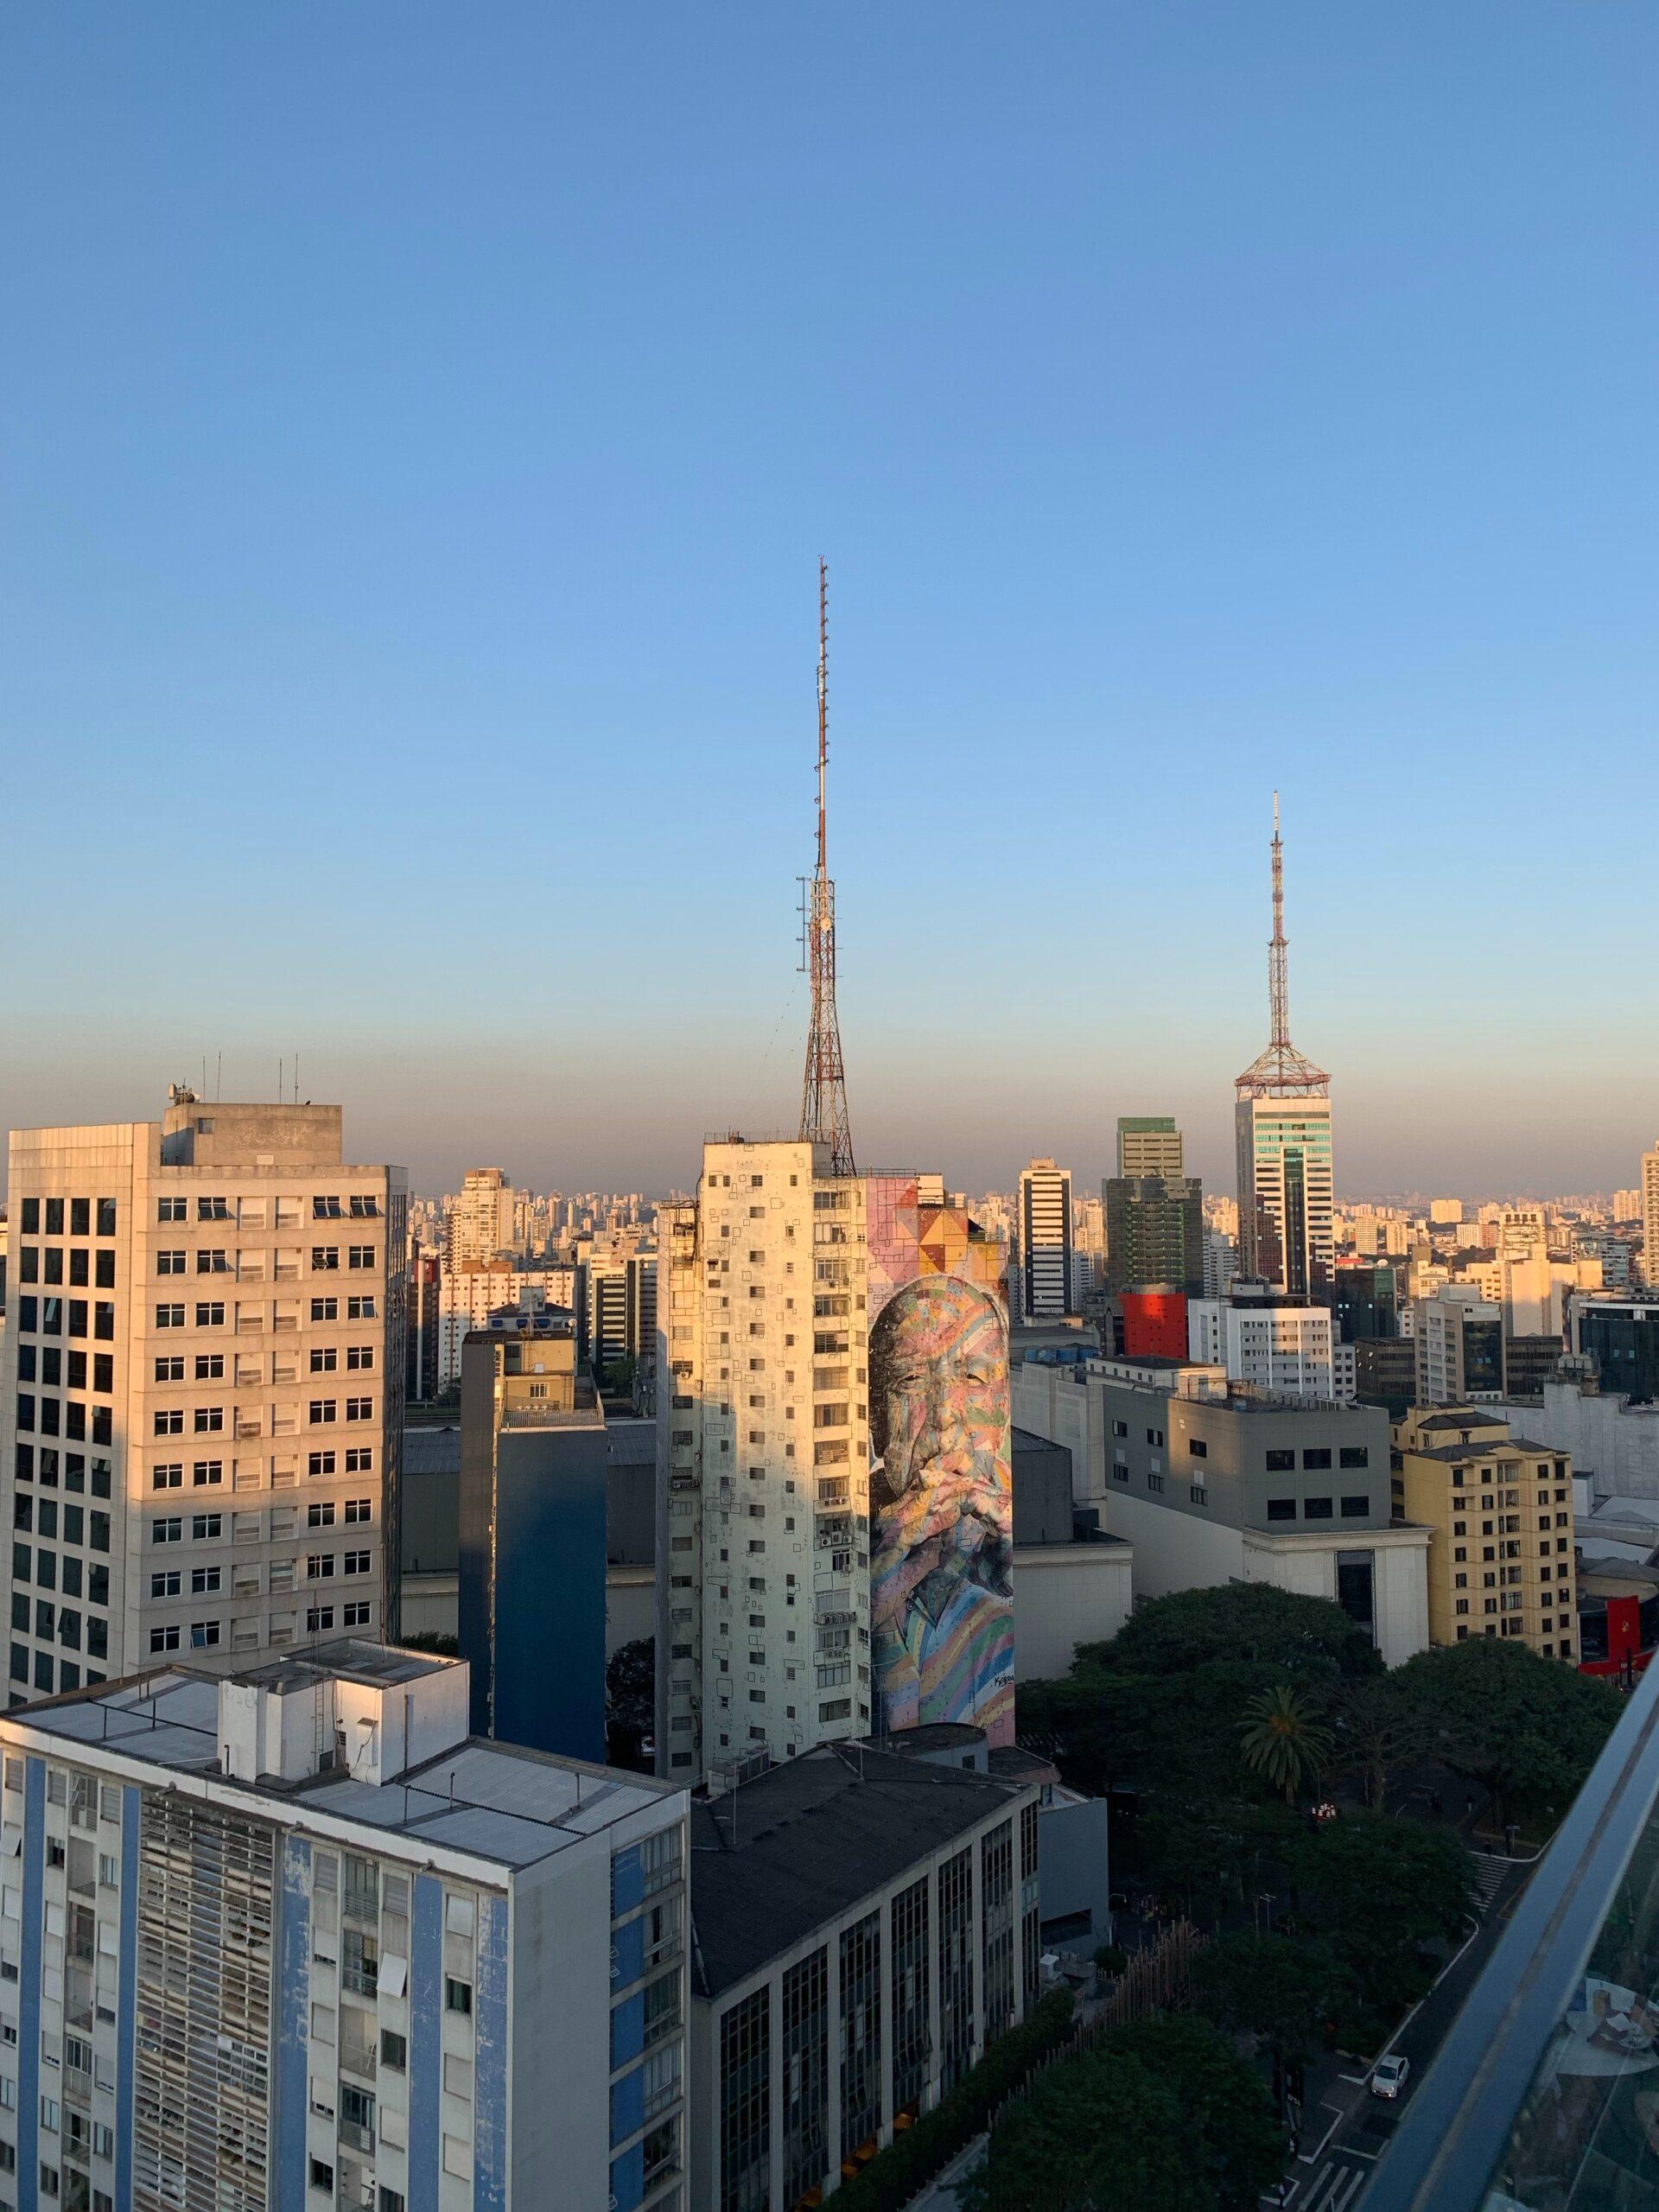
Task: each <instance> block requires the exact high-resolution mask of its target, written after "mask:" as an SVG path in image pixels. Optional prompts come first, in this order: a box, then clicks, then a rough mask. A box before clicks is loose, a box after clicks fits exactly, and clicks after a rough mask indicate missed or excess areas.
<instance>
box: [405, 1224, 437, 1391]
mask: <svg viewBox="0 0 1659 2212" xmlns="http://www.w3.org/2000/svg"><path fill="white" fill-rule="evenodd" d="M441 1279H442V1263H441V1262H440V1260H439V1257H438V1255H437V1254H436V1253H435V1252H431V1251H428V1250H427V1249H426V1248H425V1247H424V1246H423V1245H415V1244H411V1245H410V1255H409V1275H408V1281H409V1313H408V1317H407V1323H406V1325H405V1329H404V1398H405V1399H406V1400H407V1401H408V1402H409V1403H410V1405H421V1404H423V1403H424V1402H426V1401H427V1400H428V1399H429V1398H435V1397H436V1396H437V1395H438V1391H439V1389H441V1388H442V1385H441V1384H440V1383H439V1381H438V1309H439V1301H440V1289H441Z"/></svg>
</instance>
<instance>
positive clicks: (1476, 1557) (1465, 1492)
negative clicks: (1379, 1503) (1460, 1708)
mask: <svg viewBox="0 0 1659 2212" xmlns="http://www.w3.org/2000/svg"><path fill="white" fill-rule="evenodd" d="M1393 1491H1394V1503H1395V1511H1396V1512H1397V1513H1398V1514H1399V1515H1400V1516H1402V1518H1403V1519H1404V1520H1407V1521H1408V1522H1413V1523H1414V1524H1415V1525H1416V1526H1419V1527H1421V1528H1427V1529H1429V1530H1430V1531H1431V1541H1430V1545H1429V1556H1428V1632H1429V1637H1430V1639H1431V1640H1432V1641H1433V1643H1462V1642H1463V1641H1464V1639H1465V1637H1471V1636H1493V1637H1497V1636H1503V1637H1516V1638H1518V1639H1520V1640H1521V1641H1522V1642H1523V1643H1526V1644H1528V1645H1529V1647H1530V1649H1533V1650H1534V1651H1536V1652H1538V1653H1539V1654H1540V1655H1541V1656H1542V1657H1544V1658H1546V1659H1573V1658H1575V1657H1576V1656H1577V1648H1578V1647H1577V1612H1578V1592H1577V1589H1576V1586H1575V1582H1576V1578H1575V1569H1574V1564H1573V1468H1572V1463H1571V1461H1570V1460H1568V1459H1565V1458H1564V1457H1562V1456H1560V1454H1557V1453H1553V1452H1550V1450H1549V1449H1548V1446H1546V1445H1542V1444H1535V1443H1534V1442H1533V1441H1532V1440H1530V1439H1529V1438H1527V1437H1524V1436H1516V1435H1514V1434H1512V1433H1511V1432H1510V1424H1509V1422H1508V1421H1505V1420H1504V1419H1503V1417H1502V1416H1501V1415H1500V1414H1495V1413H1494V1411H1493V1410H1491V1409H1490V1408H1486V1407H1479V1406H1459V1407H1456V1408H1450V1407H1448V1408H1445V1409H1443V1410H1436V1411H1433V1412H1428V1411H1426V1410H1421V1409H1420V1410H1417V1411H1414V1412H1412V1413H1410V1414H1408V1415H1407V1416H1406V1418H1405V1420H1404V1421H1399V1422H1397V1423H1396V1424H1395V1429H1394V1475H1393Z"/></svg>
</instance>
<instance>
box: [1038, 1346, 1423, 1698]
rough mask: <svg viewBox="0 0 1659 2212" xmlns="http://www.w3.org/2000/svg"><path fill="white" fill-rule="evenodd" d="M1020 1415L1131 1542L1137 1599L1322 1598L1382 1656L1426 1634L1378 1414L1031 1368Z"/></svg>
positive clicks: (1128, 1369) (1209, 1382) (1213, 1373)
mask: <svg viewBox="0 0 1659 2212" xmlns="http://www.w3.org/2000/svg"><path fill="white" fill-rule="evenodd" d="M1014 1419H1015V1421H1017V1422H1018V1424H1019V1425H1020V1427H1022V1428H1026V1429H1029V1430H1031V1431H1032V1432H1033V1433H1034V1434H1036V1435H1039V1436H1045V1437H1048V1438H1050V1439H1052V1440H1053V1441H1055V1442H1057V1443H1065V1444H1066V1445H1067V1446H1069V1447H1070V1449H1071V1458H1072V1466H1073V1471H1074V1494H1075V1491H1076V1489H1077V1487H1079V1486H1080V1487H1081V1490H1082V1493H1083V1494H1082V1496H1081V1497H1077V1503H1079V1504H1082V1503H1089V1504H1092V1505H1096V1506H1097V1507H1098V1510H1099V1512H1100V1516H1101V1522H1102V1525H1103V1527H1104V1528H1105V1529H1107V1530H1108V1531H1109V1533H1110V1534H1112V1535H1121V1536H1124V1537H1126V1538H1127V1539H1128V1541H1129V1543H1130V1544H1131V1545H1132V1546H1133V1547H1134V1555H1135V1557H1134V1574H1135V1593H1136V1595H1137V1597H1161V1596H1162V1595H1164V1594H1165V1593H1166V1592H1168V1591H1171V1590H1192V1589H1203V1588H1205V1587H1208V1586H1212V1585H1215V1584H1218V1583H1223V1582H1268V1583H1271V1584H1273V1585H1274V1586H1275V1587H1277V1588H1279V1589H1283V1590H1296V1591H1300V1592H1304V1593H1305V1594H1306V1595H1307V1596H1309V1597H1315V1598H1329V1599H1334V1600H1335V1601H1336V1603H1337V1604H1338V1605H1341V1606H1342V1607H1343V1608H1344V1611H1346V1612H1348V1613H1349V1614H1350V1616H1351V1618H1353V1619H1354V1620H1356V1621H1357V1622H1358V1623H1360V1624H1362V1625H1363V1626H1364V1627H1365V1628H1367V1629H1368V1630H1369V1631H1370V1634H1371V1635H1372V1637H1374V1638H1375V1639H1376V1646H1377V1649H1378V1650H1379V1651H1380V1652H1381V1654H1382V1656H1383V1659H1384V1660H1385V1661H1386V1662H1388V1664H1389V1665H1390V1666H1394V1665H1397V1664H1398V1663H1399V1662H1400V1661H1401V1660H1402V1659H1408V1658H1409V1657H1410V1656H1411V1655H1412V1654H1413V1652H1414V1651H1421V1649H1423V1648H1424V1646H1425V1644H1426V1643H1427V1640H1428V1610H1427V1583H1426V1580H1425V1567H1426V1562H1427V1548H1428V1541H1429V1536H1428V1531H1427V1529H1421V1528H1414V1527H1408V1526H1395V1525H1394V1524H1393V1520H1392V1513H1391V1502H1390V1498H1389V1488H1388V1481H1387V1477H1388V1471H1389V1431H1388V1421H1387V1418H1386V1416H1385V1415H1384V1414H1383V1412H1382V1411H1381V1409H1380V1408H1375V1407H1366V1406H1351V1407H1350V1406H1336V1405H1327V1406H1313V1405H1304V1406H1297V1405H1265V1404H1263V1403H1262V1402H1260V1401H1259V1400H1255V1399H1251V1398H1248V1397H1243V1396H1240V1395H1233V1394H1230V1393H1229V1390H1228V1385H1227V1382H1226V1378H1225V1376H1224V1375H1223V1374H1222V1373H1221V1371H1220V1370H1218V1369H1217V1368H1214V1367H1192V1366H1188V1367H1186V1368H1180V1367H1177V1366H1175V1365H1174V1364H1173V1363H1156V1362H1152V1361H1147V1362H1144V1363H1130V1362H1128V1361H1116V1362H1113V1361H1107V1360H1097V1361H1092V1362H1090V1363H1089V1364H1088V1365H1087V1366H1086V1367H1082V1368H1046V1367H1039V1366H1037V1365H1034V1364H1032V1363H1027V1365H1025V1366H1024V1367H1021V1368H1020V1369H1019V1370H1017V1371H1016V1373H1015V1375H1014Z"/></svg>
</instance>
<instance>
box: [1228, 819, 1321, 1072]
mask: <svg viewBox="0 0 1659 2212" xmlns="http://www.w3.org/2000/svg"><path fill="white" fill-rule="evenodd" d="M1272 851H1273V938H1272V941H1271V943H1270V944H1268V1007H1269V1010H1270V1015H1271V1020H1272V1034H1271V1036H1270V1037H1269V1039H1268V1049H1267V1051H1266V1052H1262V1053H1260V1054H1258V1056H1257V1057H1256V1058H1255V1059H1253V1060H1252V1061H1251V1062H1250V1065H1249V1067H1247V1068H1246V1069H1245V1071H1244V1072H1243V1075H1242V1076H1240V1077H1239V1078H1238V1080H1237V1083H1236V1084H1235V1086H1234V1088H1235V1089H1236V1090H1237V1092H1238V1094H1239V1096H1240V1097H1241V1098H1277V1097H1281V1096H1303V1097H1324V1096H1326V1095H1328V1093H1329V1091H1330V1089H1331V1078H1330V1077H1329V1076H1328V1075H1327V1074H1326V1073H1325V1070H1324V1069H1323V1068H1316V1067H1315V1066H1314V1065H1313V1061H1312V1060H1310V1059H1307V1058H1305V1057H1304V1056H1303V1054H1301V1053H1300V1052H1298V1051H1297V1050H1296V1047H1295V1046H1294V1045H1293V1044H1292V1043H1291V1041H1290V977H1289V969H1288V965H1287V963H1288V956H1289V950H1290V948H1289V947H1288V945H1287V944H1286V943H1285V858H1284V844H1283V842H1282V840H1281V837H1280V835H1279V794H1278V792H1277V791H1274V795H1273V846H1272Z"/></svg>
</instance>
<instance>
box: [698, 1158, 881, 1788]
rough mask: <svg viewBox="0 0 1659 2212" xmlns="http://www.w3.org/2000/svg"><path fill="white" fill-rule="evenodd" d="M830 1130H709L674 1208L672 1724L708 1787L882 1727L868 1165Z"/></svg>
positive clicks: (700, 1779) (699, 1775)
mask: <svg viewBox="0 0 1659 2212" xmlns="http://www.w3.org/2000/svg"><path fill="white" fill-rule="evenodd" d="M658 1236H659V1244H658V1265H659V1268H660V1269H661V1274H660V1278H659V1280H660V1284H661V1287H662V1289H663V1291H664V1295H662V1296H661V1297H659V1300H658V1359H657V1371H658V1378H659V1383H658V1431H657V1433H658V1538H657V1562H658V1635H657V1668H658V1720H659V1726H658V1732H657V1741H658V1758H659V1762H661V1763H662V1764H661V1765H660V1771H662V1772H664V1773H665V1774H666V1775H667V1776H668V1777H669V1778H670V1779H671V1780H674V1781H687V1782H690V1783H692V1784H693V1786H695V1784H696V1783H697V1782H700V1781H702V1779H703V1777H704V1775H705V1773H708V1774H711V1775H717V1774H718V1773H720V1772H721V1770H730V1769H734V1768H736V1767H738V1766H739V1765H741V1763H742V1762H743V1761H744V1760H745V1759H747V1758H750V1757H751V1756H753V1754H755V1753H757V1752H764V1753H766V1754H767V1755H769V1756H770V1757H771V1758H774V1759H782V1758H794V1757H796V1756H798V1755H799V1754H800V1753H801V1752H803V1751H810V1749H811V1747H812V1746H813V1745H815V1744H817V1743H820V1742H823V1741H825V1740H828V1739H831V1738H836V1737H839V1736H856V1735H868V1733H869V1731H870V1726H871V1713H872V1706H871V1688H870V1599H869V1556H870V1536H869V1514H870V1500H869V1427H868V1395H867V1394H868V1381H867V1356H868V1347H867V1330H866V1301H867V1297H868V1285H867V1273H868V1249H867V1246H866V1241H865V1191H864V1184H863V1182H862V1180H861V1179H860V1178H858V1177H855V1176H832V1175H831V1174H830V1173H829V1149H828V1147H826V1146H823V1145H813V1144H810V1143H804V1144H803V1143H792V1142H780V1143H766V1142H756V1143H748V1142H747V1141H743V1140H741V1139H733V1140H730V1141H721V1142H710V1143H709V1144H707V1145H705V1146H704V1147H703V1166H702V1178H701V1179H700V1181H699V1183H698V1185H697V1198H696V1201H695V1202H693V1203H688V1204H683V1205H668V1206H664V1207H663V1208H661V1209H660V1210H659V1212H658Z"/></svg>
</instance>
